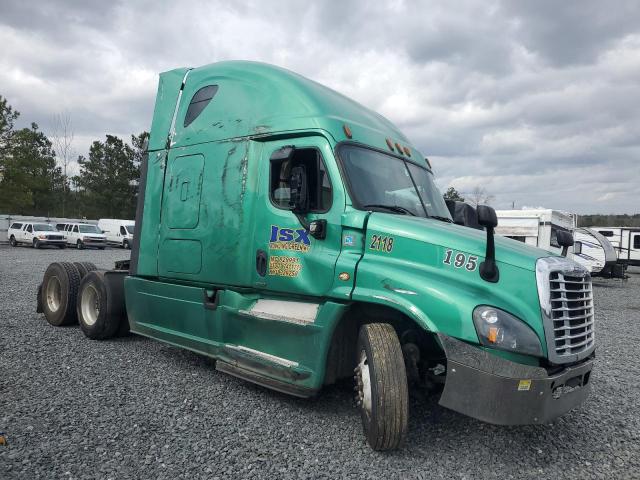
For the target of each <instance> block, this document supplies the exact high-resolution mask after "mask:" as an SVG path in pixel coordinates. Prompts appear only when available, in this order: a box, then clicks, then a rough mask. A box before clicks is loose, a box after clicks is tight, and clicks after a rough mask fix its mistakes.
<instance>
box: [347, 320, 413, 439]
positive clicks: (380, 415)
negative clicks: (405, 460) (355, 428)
mask: <svg viewBox="0 0 640 480" xmlns="http://www.w3.org/2000/svg"><path fill="white" fill-rule="evenodd" d="M356 351H357V355H358V356H357V359H356V360H357V367H356V369H355V373H356V375H355V379H356V390H357V392H358V396H357V403H358V406H359V407H360V416H361V418H362V426H363V428H364V434H365V436H366V437H367V442H368V443H369V445H370V446H371V448H373V449H374V450H394V449H396V448H398V447H400V445H402V443H403V441H404V437H405V434H406V431H407V420H408V417H409V389H408V386H407V372H406V369H405V365H404V358H403V355H402V348H401V346H400V341H399V340H398V335H397V334H396V332H395V330H394V329H393V327H392V326H391V325H389V324H388V323H370V324H367V325H363V326H362V327H361V328H360V333H359V335H358V345H357V350H356Z"/></svg>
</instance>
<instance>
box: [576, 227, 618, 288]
mask: <svg viewBox="0 0 640 480" xmlns="http://www.w3.org/2000/svg"><path fill="white" fill-rule="evenodd" d="M573 238H574V241H575V243H574V253H573V260H574V261H576V262H578V263H580V264H581V265H583V266H584V267H586V268H587V269H588V270H589V271H590V272H591V276H592V277H593V276H602V277H612V276H616V277H621V276H624V268H623V266H622V265H620V264H618V263H617V262H618V257H617V255H616V251H615V249H614V248H613V245H611V243H610V242H609V240H607V238H606V237H605V236H603V235H601V234H600V233H598V232H596V231H595V230H593V229H591V228H584V227H583V228H577V229H576V230H575V231H574V232H573Z"/></svg>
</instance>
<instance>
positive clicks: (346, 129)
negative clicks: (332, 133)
mask: <svg viewBox="0 0 640 480" xmlns="http://www.w3.org/2000/svg"><path fill="white" fill-rule="evenodd" d="M342 129H343V130H344V134H345V135H346V136H347V138H353V134H352V133H351V129H350V128H349V125H347V124H346V123H345V124H344V125H343V126H342Z"/></svg>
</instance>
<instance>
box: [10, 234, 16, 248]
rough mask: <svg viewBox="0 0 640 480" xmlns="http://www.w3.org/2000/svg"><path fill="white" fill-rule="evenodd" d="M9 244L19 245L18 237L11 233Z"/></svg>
mask: <svg viewBox="0 0 640 480" xmlns="http://www.w3.org/2000/svg"><path fill="white" fill-rule="evenodd" d="M9 245H11V246H12V247H17V246H18V242H16V237H14V236H13V235H11V238H10V239H9Z"/></svg>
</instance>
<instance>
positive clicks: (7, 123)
mask: <svg viewBox="0 0 640 480" xmlns="http://www.w3.org/2000/svg"><path fill="white" fill-rule="evenodd" d="M19 116H20V112H18V111H17V110H15V109H14V108H13V107H12V106H11V105H10V104H9V103H8V101H7V99H6V98H4V97H2V96H1V95H0V213H3V214H13V215H35V216H48V217H75V218H94V219H95V218H131V219H132V218H134V216H135V210H136V200H137V195H138V179H139V177H140V163H141V161H142V156H143V153H144V149H145V145H146V140H147V139H148V137H149V134H148V133H147V132H142V133H140V134H137V135H131V139H130V142H129V143H127V142H126V141H124V140H123V139H121V138H119V137H117V136H115V135H106V136H105V139H104V140H96V141H94V142H93V143H92V144H91V147H90V149H89V154H88V157H85V156H83V155H80V156H78V157H77V158H76V161H77V163H78V166H79V172H78V174H77V175H73V176H69V175H68V172H67V167H68V165H69V163H70V160H72V159H71V158H70V155H71V153H72V148H71V146H72V140H73V131H72V129H71V125H70V122H69V118H68V116H67V117H64V116H60V117H58V119H57V120H58V122H57V125H58V126H60V127H61V128H59V129H56V131H55V132H54V133H53V135H51V138H50V137H48V136H47V135H45V134H44V133H43V132H42V131H41V130H40V128H39V127H38V125H37V124H36V123H35V122H33V123H31V126H30V127H25V128H22V129H16V128H15V123H16V120H17V119H18V118H19Z"/></svg>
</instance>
